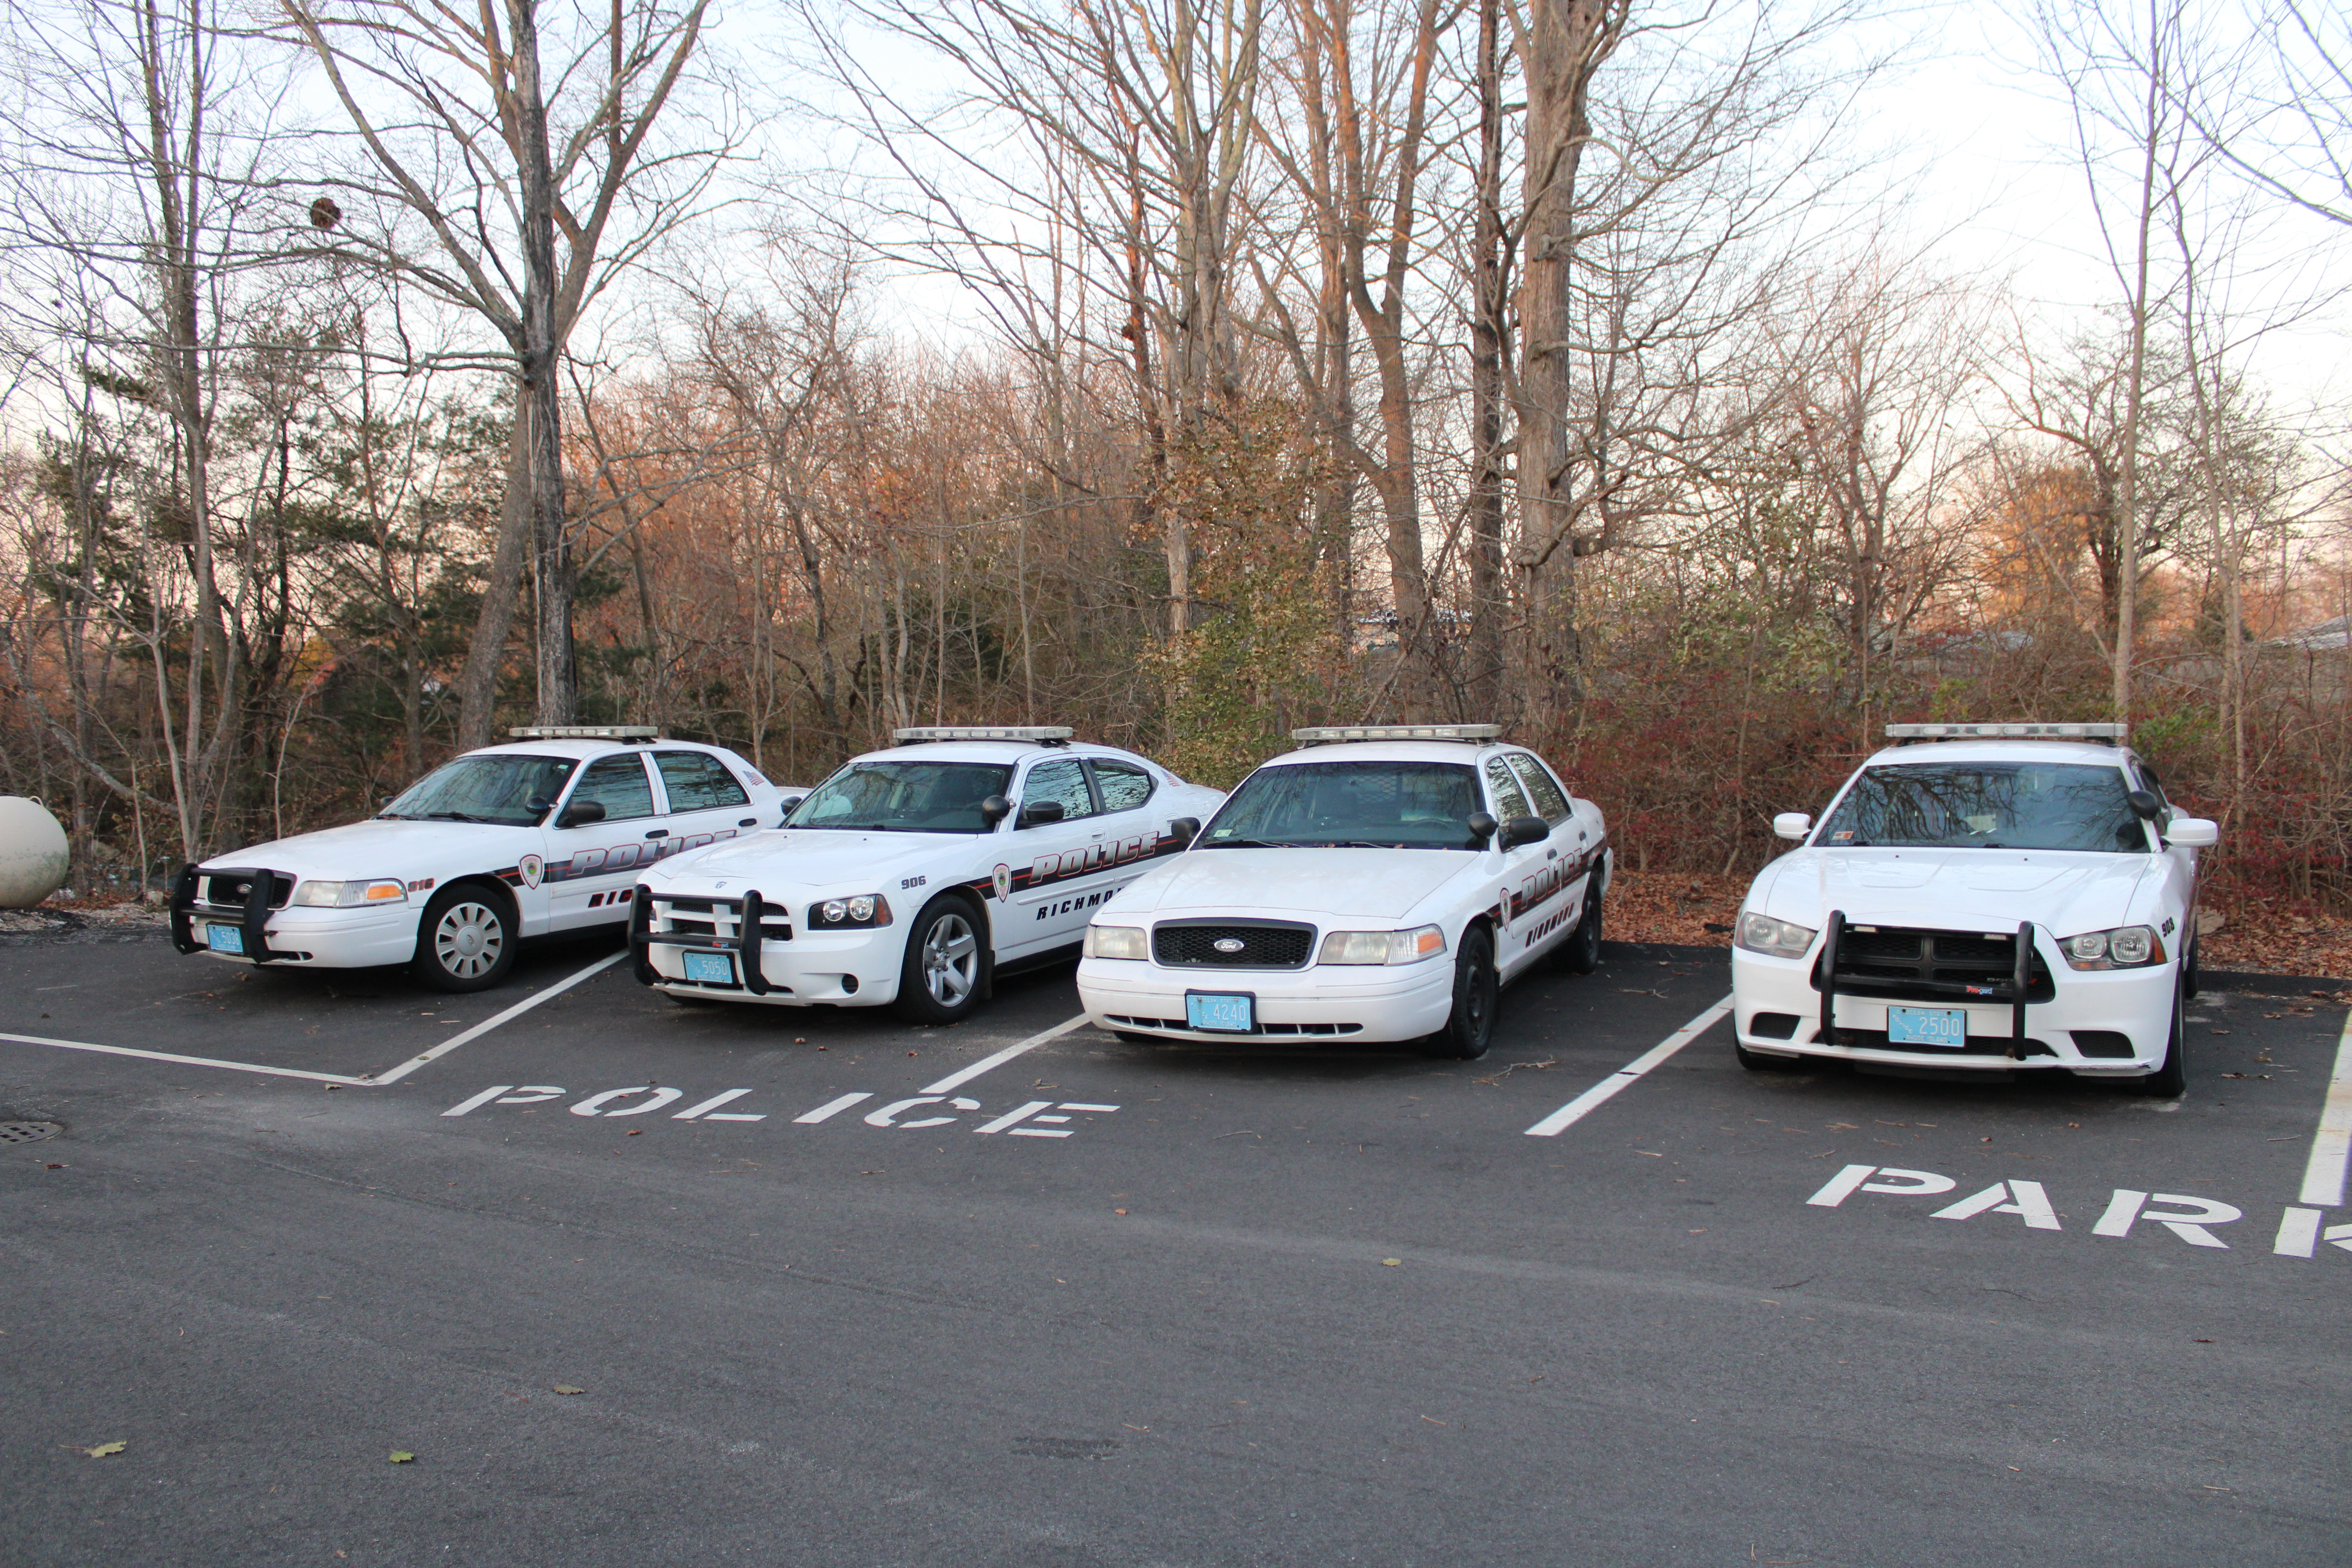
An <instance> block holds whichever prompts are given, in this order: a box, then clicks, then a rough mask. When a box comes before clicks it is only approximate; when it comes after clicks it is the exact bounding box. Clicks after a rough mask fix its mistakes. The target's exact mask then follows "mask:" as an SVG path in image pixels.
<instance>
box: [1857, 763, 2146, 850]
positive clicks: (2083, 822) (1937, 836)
mask: <svg viewBox="0 0 2352 1568" xmlns="http://www.w3.org/2000/svg"><path fill="white" fill-rule="evenodd" d="M2128 795H2129V786H2128V785H2127V784H2126V783H2125V780H2124V774H2123V770H2122V769H2120V768H2112V767H2101V766H2098V765H2096V764H2095V763H2024V762H2021V763H1899V764H1893V765H1887V766H1881V767H1874V768H1864V770H1863V773H1862V777H1860V778H1859V779H1856V780H1855V781H1854V784H1853V788H1852V789H1851V790H1849V791H1847V792H1846V796H1845V798H1844V799H1843V800H1842V801H1840V802H1839V803H1838V807H1837V810H1836V811H1835V812H1833V813H1832V814H1831V816H1830V819H1829V820H1828V821H1827V822H1825V823H1823V824H1822V830H1821V833H1820V835H1819V836H1818V837H1815V839H1814V840H1813V842H1814V843H1815V844H1817V845H1819V846H1821V847H1823V848H1829V849H1862V848H1870V847H1882V848H1884V847H1903V848H1909V847H1917V848H1933V849H1969V848H1975V849H2077V850H2094V851H2105V852H2107V853H2110V854H2127V853H2145V852H2146V851H2147V847H2148V842H2147V830H2146V829H2145V828H2144V827H2143V826H2141V824H2140V820H2139V818H2138V817H2137V816H2135V815H2134V814H2133V812H2132V808H2131V802H2130V800H2129V799H2128V798H2127V797H2128Z"/></svg>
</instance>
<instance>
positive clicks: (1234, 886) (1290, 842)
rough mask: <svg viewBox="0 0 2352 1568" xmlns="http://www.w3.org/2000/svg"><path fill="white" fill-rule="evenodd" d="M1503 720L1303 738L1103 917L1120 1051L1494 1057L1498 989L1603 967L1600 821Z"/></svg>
mask: <svg viewBox="0 0 2352 1568" xmlns="http://www.w3.org/2000/svg"><path fill="white" fill-rule="evenodd" d="M1500 733H1501V731H1499V730H1498V729H1497V728H1496V726H1494V725H1492V724H1401V725H1387V726H1371V727H1356V726H1349V727H1332V728H1317V729H1307V730H1294V731H1291V739H1293V740H1294V741H1297V742H1302V745H1303V749H1301V750H1299V751H1296V752H1290V753H1288V754H1287V755H1285V756H1280V757H1276V758H1275V759H1274V760H1272V761H1271V762H1268V763H1265V765H1264V766H1262V767H1260V768H1259V769H1258V770H1257V771H1256V772H1255V773H1252V774H1250V776H1249V777H1247V778H1246V779H1244V780H1243V781H1242V782H1241V784H1239V785H1238V786H1236V787H1235V789H1234V793H1233V795H1232V796H1231V798H1229V799H1228V800H1227V801H1226V802H1225V804H1224V806H1223V809H1222V810H1220V811H1219V812H1218V813H1217V815H1216V816H1215V818H1214V819H1213V820H1212V821H1211V822H1210V824H1209V826H1208V827H1207V828H1206V830H1204V831H1203V832H1202V835H1201V837H1199V839H1198V840H1197V841H1196V842H1195V843H1194V846H1193V847H1192V850H1191V851H1189V852H1188V853H1186V854H1184V855H1181V856H1180V857H1178V858H1176V859H1174V860H1172V861H1171V862H1170V863H1169V864H1168V865H1166V866H1164V867H1162V868H1160V869H1158V870H1156V871H1154V872H1152V873H1151V874H1150V876H1148V877H1145V878H1142V879H1139V881H1137V882H1136V883H1135V884H1134V885H1133V886H1132V887H1129V889H1127V890H1126V891H1125V892H1123V893H1121V894H1119V896H1118V897H1117V898H1116V899H1113V900H1110V901H1109V902H1108V903H1106V904H1105V905H1103V907H1102V908H1101V909H1100V910H1097V912H1096V914H1095V917H1094V920H1093V922H1092V923H1091V924H1090V925H1089V926H1088V927H1087V948H1086V957H1085V958H1084V960H1083V961H1081V962H1080V963H1079V964H1078V998H1079V1000H1080V1001H1081V1002H1082V1003H1083V1004H1084V1005H1085V1006H1086V1009H1087V1016H1088V1017H1089V1018H1090V1019H1092V1020H1093V1021H1094V1023H1095V1024H1096V1025H1097V1026H1099V1027H1102V1028H1106V1029H1109V1030H1111V1031H1113V1032H1114V1033H1116V1034H1118V1036H1119V1037H1121V1038H1124V1039H1136V1040H1142V1039H1175V1040H1253V1041H1265V1040H1276V1041H1283V1042H1292V1043H1296V1042H1300V1041H1314V1040H1338V1039H1346V1040H1351V1041H1363V1042H1375V1041H1396V1040H1417V1041H1421V1042H1423V1048H1424V1049H1425V1050H1427V1051H1428V1052H1430V1053H1431V1054H1432V1055H1435V1056H1441V1057H1458V1058H1475V1057H1479V1056H1483V1055H1485V1054H1486V1047H1487V1044H1488V1041H1489V1040H1490V1039H1491V1038H1492V1037H1493V1033H1494V1026H1495V1004H1496V993H1497V991H1498V989H1499V987H1500V985H1501V984H1503V983H1504V982H1507V981H1509V980H1513V979H1516V978H1517V977H1518V976H1520V975H1522V974H1524V973H1527V972H1528V971H1529V970H1530V969H1532V968H1533V967H1535V966H1536V965H1537V964H1538V963H1541V962H1543V961H1544V960H1545V959H1546V958H1548V957H1550V956H1552V955H1554V954H1558V955H1559V957H1560V958H1561V959H1562V960H1563V961H1564V962H1565V963H1566V965H1567V967H1569V968H1570V969H1571V970H1573V971H1575V972H1577V973H1591V970H1592V969H1593V967H1594V966H1595V965H1596V964H1598V963H1599V962H1600V959H1601V892H1602V890H1603V889H1605V888H1606V887H1607V885H1608V881H1609V874H1610V869H1611V866H1612V855H1611V850H1610V848H1609V839H1608V833H1607V829H1606V827H1605V826H1604V825H1603V823H1602V821H1601V809H1600V807H1598V806H1596V805H1593V804H1592V803H1591V801H1589V800H1580V799H1579V798H1577V797H1576V796H1575V795H1570V793H1569V791H1568V789H1567V788H1566V787H1565V786H1564V785H1563V784H1561V783H1560V781H1559V775H1557V774H1556V773H1553V772H1552V770H1551V769H1550V768H1549V766H1547V765H1546V764H1545V763H1544V761H1543V759H1542V758H1541V757H1538V755H1536V753H1535V752H1531V751H1528V750H1527V749H1526V748H1524V747H1520V746H1511V745H1505V744H1503V743H1502V742H1500V741H1499V740H1498V739H1497V737H1498V736H1499V734H1500Z"/></svg>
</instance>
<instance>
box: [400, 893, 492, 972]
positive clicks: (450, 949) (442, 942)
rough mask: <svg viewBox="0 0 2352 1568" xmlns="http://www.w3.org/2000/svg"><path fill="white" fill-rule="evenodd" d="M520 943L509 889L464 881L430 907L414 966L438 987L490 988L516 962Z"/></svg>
mask: <svg viewBox="0 0 2352 1568" xmlns="http://www.w3.org/2000/svg"><path fill="white" fill-rule="evenodd" d="M515 942H516V934H515V911H514V904H513V903H512V901H511V900H509V899H508V898H507V896H506V894H505V893H503V892H501V891H497V890H494V889H490V888H488V887H486V886H484V885H483V884H482V883H479V882H460V883H458V884H457V886H455V887H453V888H444V889H441V890H440V891H439V892H437V893H436V894H434V895H433V901H432V902H431V903H429V904H427V905H425V918H424V919H423V920H421V921H418V922H417V924H416V956H415V959H413V960H412V961H411V962H410V964H409V968H410V970H411V971H412V972H413V973H415V976H416V978H417V979H418V980H419V981H420V982H422V983H423V984H426V985H429V986H431V987H432V988H433V989H434V990H436V991H488V989H489V988H490V987H491V986H493V985H496V984H498V983H499V981H501V980H504V979H505V978H506V977H507V972H508V971H509V970H510V969H512V968H513V967H514V961H515Z"/></svg>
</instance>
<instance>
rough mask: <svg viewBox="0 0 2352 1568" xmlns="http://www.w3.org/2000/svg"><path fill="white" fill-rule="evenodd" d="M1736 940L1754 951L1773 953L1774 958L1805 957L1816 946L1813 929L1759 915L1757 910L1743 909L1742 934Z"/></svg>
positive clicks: (1741, 917)
mask: <svg viewBox="0 0 2352 1568" xmlns="http://www.w3.org/2000/svg"><path fill="white" fill-rule="evenodd" d="M1732 941H1733V942H1734V943H1736V944H1737V945H1738V946H1740V947H1744V948H1746V949H1747V950H1748V952H1765V953H1769V954H1771V955H1772V956H1773V957H1774V958H1802V957H1804V956H1805V954H1806V952H1808V951H1810V950H1811V947H1812V945H1813V930H1812V928H1811V926H1801V925H1795V924H1792V923H1790V921H1776V920H1774V919H1773V918H1772V917H1771V916H1770V915H1759V914H1758V913H1757V912H1756V911H1755V910H1740V911H1739V930H1738V934H1737V935H1736V936H1734V937H1733V938H1732Z"/></svg>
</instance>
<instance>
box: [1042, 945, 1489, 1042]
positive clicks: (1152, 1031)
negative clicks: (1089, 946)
mask: <svg viewBox="0 0 2352 1568" xmlns="http://www.w3.org/2000/svg"><path fill="white" fill-rule="evenodd" d="M1188 991H1212V992H1220V993H1224V994H1232V993H1234V992H1247V993H1249V994H1251V995H1253V996H1255V997H1256V998H1257V1005H1256V1008H1255V1014H1256V1018H1257V1031H1256V1032H1255V1033H1254V1034H1247V1035H1236V1034H1223V1033H1211V1032H1209V1031H1206V1030H1201V1029H1190V1028H1186V1027H1185V1026H1184V1021H1183V1020H1184V994H1185V993H1186V992H1188ZM1078 1003H1079V1005H1081V1006H1083V1007H1085V1008H1086V1010H1087V1020H1088V1021H1089V1022H1091V1023H1092V1024H1093V1025H1094V1026H1096V1027H1097V1028H1102V1029H1110V1030H1113V1031H1115V1032H1118V1033H1120V1034H1130V1035H1153V1036H1158V1037H1162V1038H1165V1039H1171V1040H1202V1041H1210V1042H1222V1043H1227V1044H1231V1043H1234V1042H1244V1041H1246V1042H1251V1043H1275V1044H1284V1045H1297V1044H1304V1043H1307V1042H1311V1041H1318V1040H1334V1039H1345V1040H1351V1041H1360V1042H1363V1043H1366V1044H1375V1043H1385V1042H1393V1041H1399V1040H1417V1039H1420V1038H1421V1037H1423V1036H1424V1035H1433V1034H1435V1033H1436V1032H1437V1031H1438V1030H1439V1029H1441V1028H1444V1026H1445V1020H1446V1016H1448V1015H1449V1014H1450V1013H1452V1012H1453V1010H1454V965H1453V964H1452V963H1449V962H1448V961H1447V958H1446V957H1445V956H1440V957H1435V958H1427V959H1423V961H1422V962H1421V963H1409V964H1400V965H1397V966H1395V967H1389V966H1386V965H1381V966H1378V967H1375V966H1372V965H1369V964H1363V965H1360V964H1310V965H1308V966H1307V968H1305V969H1279V970H1271V969H1211V968H1191V967H1185V968H1178V967H1174V966H1171V965H1163V964H1160V963H1156V962H1153V961H1151V960H1149V959H1123V958H1086V959H1080V960H1079V961H1078Z"/></svg>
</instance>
